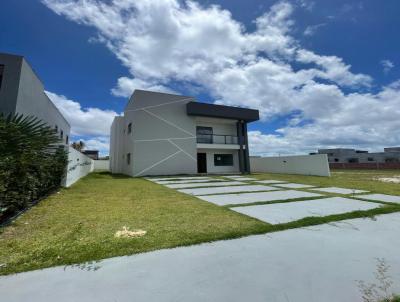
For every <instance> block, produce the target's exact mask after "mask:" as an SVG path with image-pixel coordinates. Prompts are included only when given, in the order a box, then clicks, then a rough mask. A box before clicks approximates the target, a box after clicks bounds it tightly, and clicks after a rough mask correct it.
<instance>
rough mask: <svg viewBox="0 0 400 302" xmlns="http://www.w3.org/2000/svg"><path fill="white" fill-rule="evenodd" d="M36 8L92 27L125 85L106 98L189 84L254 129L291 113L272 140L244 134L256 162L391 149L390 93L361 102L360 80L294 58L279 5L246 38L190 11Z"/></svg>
mask: <svg viewBox="0 0 400 302" xmlns="http://www.w3.org/2000/svg"><path fill="white" fill-rule="evenodd" d="M42 1H43V3H45V4H46V5H47V6H48V7H49V8H50V9H52V10H53V11H54V12H55V13H57V14H59V15H63V16H65V17H67V18H68V19H70V20H72V21H74V22H78V23H80V24H84V25H87V26H92V27H94V28H95V29H96V30H97V33H98V37H97V40H98V41H100V43H104V45H105V46H106V47H108V48H109V49H110V50H111V51H112V52H113V53H114V54H115V56H116V57H117V58H118V59H119V60H120V61H121V62H122V64H123V65H124V66H126V67H127V68H128V70H129V72H130V74H131V75H130V77H121V78H120V79H118V83H117V85H116V87H115V88H114V89H113V90H112V92H113V93H114V94H115V95H120V96H127V95H129V94H130V93H131V92H132V91H133V89H134V88H139V87H140V88H145V89H154V90H158V91H160V90H161V91H165V90H167V89H168V87H169V85H170V83H171V82H179V83H193V84H194V85H196V86H199V87H202V88H204V90H205V91H208V92H209V93H210V94H211V95H212V96H213V97H214V98H215V99H216V101H217V102H218V103H222V104H229V105H238V106H246V107H254V108H258V109H259V110H260V111H261V114H262V118H263V120H264V121H268V120H269V119H270V118H272V117H279V116H286V115H290V114H292V113H293V112H300V114H298V115H297V116H296V120H291V121H289V123H288V125H287V126H286V127H283V128H282V129H279V130H278V134H279V135H275V134H270V135H266V134H262V133H261V132H252V133H251V142H252V147H253V150H255V151H256V152H258V153H263V152H264V153H265V152H269V151H270V150H272V149H273V150H276V151H278V150H281V149H282V150H291V151H290V152H298V151H299V150H301V151H311V150H309V149H308V148H311V149H312V150H314V149H315V148H316V147H318V146H339V145H356V144H360V145H363V146H380V145H385V144H390V145H395V144H399V143H400V137H399V134H398V131H397V129H398V127H399V126H400V125H399V122H398V118H397V119H396V116H397V117H398V116H399V113H400V112H399V109H398V107H399V106H398V104H399V103H400V89H399V86H400V85H399V83H397V82H396V83H393V84H392V85H390V86H388V87H383V88H381V90H380V91H379V92H378V93H371V92H368V89H369V88H370V87H371V86H372V85H373V79H372V78H371V77H370V76H368V75H365V74H362V73H354V72H353V71H352V68H351V65H349V64H347V63H345V62H344V61H343V59H342V58H340V57H337V56H334V55H321V54H317V53H315V52H313V51H311V50H308V49H305V48H303V47H302V46H301V45H300V42H299V41H297V40H296V39H295V38H294V37H293V35H292V29H293V28H294V20H293V19H292V17H291V15H292V12H293V10H294V6H293V5H292V4H290V3H289V2H285V1H280V2H277V3H276V4H275V5H273V6H272V7H271V8H270V9H269V10H268V11H266V12H265V13H264V14H262V15H261V16H260V17H258V18H256V19H255V20H254V22H255V25H256V26H255V30H254V31H251V32H250V31H248V30H246V28H245V26H244V25H243V24H241V23H240V22H238V21H236V20H235V19H233V17H232V15H231V13H230V12H229V11H227V10H225V9H223V8H221V7H219V6H216V5H209V6H204V5H200V4H198V3H196V2H194V1H177V0H124V1H122V0H110V1H107V2H105V1H99V0H85V1H75V0H42ZM302 2H303V1H300V2H299V3H300V6H302V7H303V5H302V4H301V3H302ZM306 2H307V3H310V2H309V1H304V3H306ZM344 88H345V89H344ZM378 90H379V89H378ZM167 91H168V90H167ZM365 91H367V92H365ZM78 105H79V104H78ZM75 107H76V106H75ZM79 111H82V109H81V108H80V107H79V110H78V112H79ZM83 112H85V111H83ZM90 127H91V128H92V129H94V128H95V127H96V126H93V125H91V126H90ZM100 129H101V128H100ZM81 131H83V127H82V128H81ZM93 131H95V130H93ZM100 132H101V131H100ZM285 152H286V151H285Z"/></svg>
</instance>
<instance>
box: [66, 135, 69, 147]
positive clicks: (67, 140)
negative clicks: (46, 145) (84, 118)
mask: <svg viewBox="0 0 400 302" xmlns="http://www.w3.org/2000/svg"><path fill="white" fill-rule="evenodd" d="M68 143H69V137H68V135H66V136H65V144H66V145H68Z"/></svg>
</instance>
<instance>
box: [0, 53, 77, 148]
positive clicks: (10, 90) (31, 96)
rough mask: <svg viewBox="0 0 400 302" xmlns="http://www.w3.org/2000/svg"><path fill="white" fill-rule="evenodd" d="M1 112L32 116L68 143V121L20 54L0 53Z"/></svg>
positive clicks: (63, 141)
mask: <svg viewBox="0 0 400 302" xmlns="http://www.w3.org/2000/svg"><path fill="white" fill-rule="evenodd" d="M0 113H3V114H5V115H8V114H10V113H11V114H15V113H19V114H23V115H24V116H35V117H37V118H39V119H40V120H42V121H43V122H45V123H47V124H48V125H49V126H50V127H52V128H54V130H55V131H56V132H57V133H58V135H59V137H60V140H61V141H62V143H63V144H65V145H68V143H69V135H70V129H71V127H70V124H69V123H68V121H67V120H66V119H65V118H64V116H63V115H62V114H61V113H60V111H59V110H58V109H57V107H56V106H55V105H54V104H53V102H52V101H51V100H50V99H49V97H48V96H47V95H46V93H45V92H44V86H43V84H42V82H41V81H40V79H39V78H38V77H37V76H36V74H35V72H34V71H33V70H32V68H31V67H30V66H29V64H28V62H27V61H26V60H25V59H24V57H22V56H18V55H12V54H4V53H0Z"/></svg>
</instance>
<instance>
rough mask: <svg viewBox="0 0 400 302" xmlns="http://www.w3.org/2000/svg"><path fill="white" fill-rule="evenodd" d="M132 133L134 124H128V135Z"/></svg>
mask: <svg viewBox="0 0 400 302" xmlns="http://www.w3.org/2000/svg"><path fill="white" fill-rule="evenodd" d="M131 132H132V123H129V124H128V134H129V133H131Z"/></svg>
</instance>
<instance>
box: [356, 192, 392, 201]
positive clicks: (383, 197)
mask: <svg viewBox="0 0 400 302" xmlns="http://www.w3.org/2000/svg"><path fill="white" fill-rule="evenodd" d="M357 197H358V198H364V199H369V200H376V201H384V202H393V203H400V196H395V195H387V194H368V195H359V196H357Z"/></svg>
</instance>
